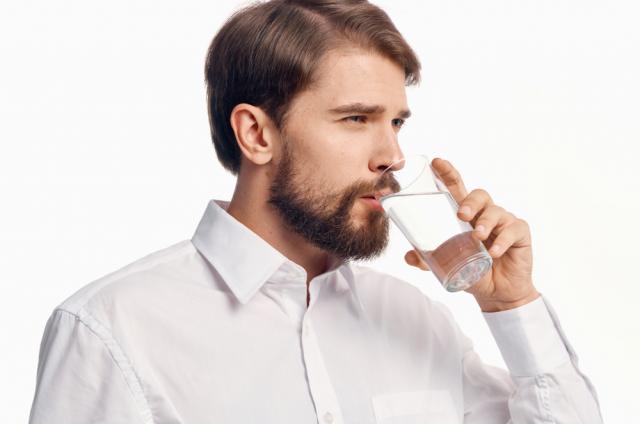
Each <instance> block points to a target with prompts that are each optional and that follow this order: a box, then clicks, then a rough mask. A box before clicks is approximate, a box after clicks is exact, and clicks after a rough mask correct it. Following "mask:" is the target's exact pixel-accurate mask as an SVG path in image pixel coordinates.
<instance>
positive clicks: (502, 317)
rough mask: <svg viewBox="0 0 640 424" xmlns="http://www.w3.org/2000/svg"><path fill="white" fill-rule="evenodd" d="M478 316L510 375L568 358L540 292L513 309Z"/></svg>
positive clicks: (548, 367)
mask: <svg viewBox="0 0 640 424" xmlns="http://www.w3.org/2000/svg"><path fill="white" fill-rule="evenodd" d="M482 315H483V316H484V319H485V321H486V322H487V324H488V325H489V329H490V330H491V333H492V334H493V337H494V338H495V340H496V343H497V344H498V348H499V349H500V353H501V354H502V358H503V359H504V362H505V363H506V365H507V368H509V371H510V372H511V374H512V375H514V376H516V377H524V376H535V375H538V374H542V373H545V372H549V371H551V370H553V369H554V368H556V367H559V366H561V365H563V364H565V363H567V362H569V361H570V358H569V353H568V352H567V348H566V347H565V345H564V343H563V341H562V339H561V337H560V335H559V334H558V331H557V330H556V326H555V325H554V322H553V320H552V318H551V315H550V313H549V310H548V309H547V307H546V305H545V302H544V299H543V298H542V295H540V296H539V297H538V298H537V299H536V300H534V301H531V302H529V303H527V304H525V305H522V306H519V307H517V308H514V309H509V310H506V311H498V312H482Z"/></svg>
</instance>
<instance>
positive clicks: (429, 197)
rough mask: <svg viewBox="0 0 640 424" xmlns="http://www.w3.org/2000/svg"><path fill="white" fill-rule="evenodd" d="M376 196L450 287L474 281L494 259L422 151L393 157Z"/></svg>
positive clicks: (485, 270)
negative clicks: (473, 233)
mask: <svg viewBox="0 0 640 424" xmlns="http://www.w3.org/2000/svg"><path fill="white" fill-rule="evenodd" d="M375 198H376V199H377V200H378V201H379V202H380V204H381V205H382V207H383V209H384V210H385V212H386V214H387V215H388V216H389V218H390V219H391V220H392V221H393V223H394V224H395V225H396V226H397V227H398V228H399V229H400V231H402V233H403V234H404V235H405V237H406V238H407V239H408V240H409V242H410V243H411V245H412V246H413V247H414V248H415V250H416V251H417V252H418V253H419V254H420V256H421V257H422V259H423V260H424V261H425V262H426V263H427V265H429V268H430V269H431V271H432V272H433V274H434V275H435V276H436V278H437V279H438V281H440V283H441V284H442V286H443V287H444V288H445V289H446V290H448V291H450V292H455V291H459V290H464V289H467V288H469V287H471V286H472V285H474V284H475V283H477V282H478V281H479V280H480V279H481V278H482V276H483V275H484V274H485V273H486V272H487V271H489V269H491V265H492V263H493V261H492V259H491V256H490V255H489V252H487V249H486V248H485V246H484V244H483V243H482V242H481V241H480V240H477V239H475V238H473V237H472V235H471V233H472V231H473V227H472V226H471V224H469V223H468V222H465V221H462V220H460V219H458V216H457V211H458V208H459V205H458V204H457V202H456V201H455V200H454V198H453V196H451V193H450V192H449V190H448V189H447V187H446V186H445V184H444V183H443V182H442V180H440V178H439V176H438V175H437V173H436V172H435V171H434V170H433V168H432V167H431V161H430V160H429V158H428V157H427V156H426V155H411V156H407V157H405V158H404V159H402V160H400V161H397V162H395V163H393V164H392V165H391V166H389V167H388V168H387V169H386V170H385V171H384V172H383V173H382V174H381V175H380V177H379V179H378V183H377V189H376V192H375Z"/></svg>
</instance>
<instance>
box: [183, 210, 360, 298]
mask: <svg viewBox="0 0 640 424" xmlns="http://www.w3.org/2000/svg"><path fill="white" fill-rule="evenodd" d="M228 206H229V202H228V201H223V200H214V199H212V200H210V201H209V203H208V205H207V208H206V210H205V212H204V215H203V216H202V219H201V220H200V223H199V224H198V227H197V228H196V231H195V233H194V235H193V237H192V238H191V242H192V243H193V245H194V246H195V247H196V249H198V251H199V252H200V253H201V254H202V255H203V256H204V257H205V258H206V259H207V260H208V261H209V263H211V265H212V266H213V267H214V268H215V269H216V271H217V272H218V273H219V274H220V276H221V277H222V279H223V280H224V281H225V282H226V284H227V285H228V286H229V288H230V289H231V291H232V292H233V294H234V295H235V296H236V298H237V299H238V301H240V303H242V304H246V303H247V302H248V301H249V300H250V299H251V298H252V297H253V295H254V294H256V292H257V291H258V290H260V288H261V287H262V286H263V285H264V283H265V282H266V281H267V280H269V279H270V277H272V276H273V275H274V274H275V273H276V272H278V271H279V270H280V271H286V273H287V274H290V275H294V276H295V277H296V278H300V279H302V280H303V281H305V282H306V271H305V270H304V268H303V267H301V266H300V265H298V264H296V263H295V262H293V261H291V260H289V259H288V258H287V257H286V256H284V255H283V254H282V253H280V252H279V251H278V250H277V249H275V248H274V247H273V246H271V245H270V244H269V243H267V242H266V241H265V240H264V239H263V238H261V237H260V236H258V235H257V234H256V233H254V232H253V231H251V230H250V229H249V228H248V227H247V226H245V225H244V224H242V223H241V222H240V221H238V220H237V219H235V218H234V217H233V216H231V215H229V214H228V213H227V211H226V210H227V208H228ZM255 258H259V259H258V260H255ZM334 270H338V271H339V272H340V273H341V274H342V276H343V277H344V278H345V280H346V281H347V284H348V285H349V289H350V290H351V292H352V294H353V296H354V297H355V300H356V301H357V302H358V304H359V305H360V307H362V303H361V302H360V298H359V296H358V293H357V288H356V286H355V278H354V272H353V269H352V265H351V264H350V262H349V261H345V260H343V259H340V258H337V257H335V256H330V259H329V267H328V270H327V272H331V271H334Z"/></svg>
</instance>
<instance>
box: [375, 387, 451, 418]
mask: <svg viewBox="0 0 640 424" xmlns="http://www.w3.org/2000/svg"><path fill="white" fill-rule="evenodd" d="M371 403H372V404H373V412H374V414H375V417H376V423H378V424H418V423H421V424H422V423H437V424H454V423H460V422H462V421H461V420H459V419H458V414H457V413H456V409H455V405H454V403H453V399H452V398H451V395H450V394H449V392H448V391H447V390H418V391H411V392H393V393H382V394H379V395H375V396H373V397H372V398H371Z"/></svg>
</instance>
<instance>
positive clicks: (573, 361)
mask: <svg viewBox="0 0 640 424" xmlns="http://www.w3.org/2000/svg"><path fill="white" fill-rule="evenodd" d="M227 205H228V204H227V202H221V201H214V200H211V201H210V202H209V204H208V206H207V208H206V211H205V213H204V216H203V218H202V220H201V221H200V223H199V225H198V227H197V229H196V232H195V234H194V236H193V237H192V239H191V240H184V241H182V242H179V243H177V244H174V245H172V246H170V247H167V248H165V249H163V250H160V251H157V252H154V253H152V254H149V255H148V256H145V257H143V258H141V259H139V260H137V261H135V262H133V263H131V264H129V265H127V266H125V267H123V268H121V269H119V270H117V271H115V272H113V273H111V274H108V275H106V276H104V277H102V278H100V279H98V280H96V281H94V282H92V283H91V284H89V285H87V286H85V287H84V288H82V289H81V290H79V291H78V292H77V293H75V294H74V295H72V296H71V297H70V298H69V299H67V300H66V301H64V302H63V303H62V304H61V305H60V306H58V307H57V308H56V309H55V310H54V311H53V313H52V315H51V317H50V319H49V321H48V322H47V325H46V329H45V332H44V336H43V339H42V345H41V349H40V360H39V365H38V373H37V386H36V391H35V397H34V401H33V406H32V409H31V415H30V422H31V423H33V424H36V423H48V424H53V423H61V424H62V423H64V424H75V423H82V424H87V423H185V424H186V423H265V424H275V423H279V424H282V423H295V424H300V423H321V424H331V423H335V424H338V423H354V424H355V423H385V424H392V423H437V424H449V423H468V424H471V423H474V424H481V423H482V424H496V423H601V422H602V419H601V415H600V408H599V405H598V400H597V395H596V392H595V390H594V388H593V386H592V384H591V382H590V381H589V379H588V378H587V377H586V376H584V375H583V374H582V373H581V372H580V370H579V369H578V360H577V357H576V354H575V353H574V351H573V349H572V348H571V346H570V344H569V342H568V341H567V338H566V336H565V335H564V333H563V331H562V329H561V327H560V324H559V322H558V319H557V317H556V315H555V313H554V312H553V309H552V308H551V306H550V305H549V302H548V301H547V300H546V299H545V298H544V297H540V298H538V299H537V300H535V301H533V302H531V303H529V304H527V305H524V306H521V307H519V308H516V309H512V310H509V311H501V312H494V313H482V315H483V317H484V319H485V320H486V322H487V324H488V325H489V327H490V329H491V332H492V334H493V336H494V338H495V341H496V343H497V344H498V347H499V348H500V351H501V353H502V355H503V357H504V360H505V362H506V364H507V367H508V371H507V370H503V369H500V368H497V367H492V366H488V365H486V364H483V362H482V361H481V359H480V358H479V357H478V355H477V353H476V352H475V351H474V350H473V345H472V342H471V340H470V339H469V338H468V337H466V336H465V335H464V334H463V333H462V332H461V331H460V329H459V327H458V326H457V324H456V322H455V319H454V318H453V316H452V314H451V313H450V312H449V310H448V309H447V308H446V307H445V306H444V305H443V304H442V303H439V302H436V301H433V300H431V299H429V298H428V297H426V296H425V295H424V294H423V293H422V292H420V290H418V289H417V288H416V287H414V286H412V285H410V284H408V283H406V282H404V281H402V280H399V279H397V278H395V277H393V276H391V275H387V274H384V273H381V272H378V271H375V270H372V269H370V268H367V267H363V266H359V265H356V264H354V263H351V262H348V261H347V262H343V261H338V260H333V261H332V263H331V266H330V269H329V270H328V271H327V272H325V273H323V274H321V275H319V276H317V277H315V278H314V279H313V280H312V281H311V283H310V287H309V291H310V303H309V306H308V307H307V285H306V273H305V270H304V269H303V268H302V267H301V266H299V265H297V264H295V263H293V262H292V261H290V260H288V259H287V258H286V257H285V256H283V255H282V254H281V253H279V252H278V251H277V250H276V249H274V248H273V247H272V246H271V245H269V244H268V243H267V242H266V241H264V240H263V239H262V238H260V237H259V236H258V235H256V234H255V233H253V232H252V231H251V230H249V229H248V228H247V227H246V226H244V225H243V224H241V223H240V222H238V221H237V220H236V219H235V218H233V217H232V216H231V215H229V214H228V213H227V212H226V211H225V209H226V207H227Z"/></svg>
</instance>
